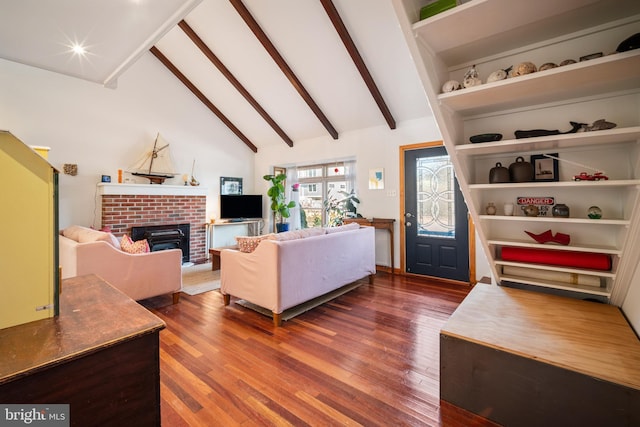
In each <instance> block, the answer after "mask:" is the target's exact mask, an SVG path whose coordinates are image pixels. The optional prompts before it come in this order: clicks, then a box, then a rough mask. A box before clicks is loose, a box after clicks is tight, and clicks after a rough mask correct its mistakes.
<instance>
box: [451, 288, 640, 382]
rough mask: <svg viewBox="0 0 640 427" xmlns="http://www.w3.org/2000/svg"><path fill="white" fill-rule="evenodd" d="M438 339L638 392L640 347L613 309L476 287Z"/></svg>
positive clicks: (508, 289)
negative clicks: (457, 340) (457, 341)
mask: <svg viewBox="0 0 640 427" xmlns="http://www.w3.org/2000/svg"><path fill="white" fill-rule="evenodd" d="M441 334H443V335H448V336H452V337H456V338H460V339H463V340H467V341H471V342H475V343H477V344H481V345H484V346H487V347H492V348H496V349H499V350H502V351H505V352H509V353H512V354H517V355H519V356H521V357H526V358H530V359H536V360H539V361H541V362H544V363H548V364H551V365H555V366H558V367H561V368H564V369H568V370H571V371H575V372H580V373H583V374H585V375H589V376H593V377H596V378H601V379H604V380H607V381H611V382H613V383H616V384H621V385H625V386H628V387H631V388H634V389H640V341H639V340H638V337H637V336H636V335H635V333H634V332H633V330H632V329H631V326H630V325H629V323H628V322H627V320H626V319H625V318H624V316H623V314H622V312H621V311H620V309H619V308H618V307H615V306H613V305H607V304H599V303H595V302H588V301H582V300H577V299H571V298H564V297H559V296H554V295H547V294H542V293H538V292H531V291H524V290H518V289H511V288H506V287H501V286H491V285H484V284H478V285H476V286H475V287H474V289H473V290H472V291H471V292H470V293H469V295H468V296H467V297H466V298H465V300H464V301H463V302H462V304H460V306H459V307H458V309H457V310H456V311H455V312H454V313H453V315H452V316H451V317H450V318H449V320H448V321H447V323H446V324H445V325H444V326H443V328H442V330H441Z"/></svg>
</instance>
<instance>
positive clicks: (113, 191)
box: [98, 183, 208, 196]
mask: <svg viewBox="0 0 640 427" xmlns="http://www.w3.org/2000/svg"><path fill="white" fill-rule="evenodd" d="M207 191H208V190H207V188H205V187H200V186H197V187H193V186H190V185H164V184H113V183H110V184H109V183H100V184H98V194H99V195H101V196H108V195H120V194H126V195H131V196H206V195H207Z"/></svg>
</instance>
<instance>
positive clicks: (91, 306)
mask: <svg viewBox="0 0 640 427" xmlns="http://www.w3.org/2000/svg"><path fill="white" fill-rule="evenodd" d="M164 327H165V324H164V322H163V321H162V320H161V319H160V318H158V317H157V316H155V315H154V314H152V313H151V312H150V311H148V310H147V309H145V308H144V307H142V306H141V305H140V304H138V303H137V302H135V301H134V300H132V299H131V298H129V297H128V296H126V295H125V294H123V293H122V292H120V291H118V290H117V289H115V288H113V287H112V286H111V285H109V284H107V283H106V282H104V281H103V280H102V279H100V278H98V277H97V276H95V275H89V276H82V277H73V278H70V279H66V280H64V281H63V282H62V294H61V295H60V315H59V316H57V317H53V318H50V319H43V320H37V321H35V322H29V323H25V324H22V325H18V326H14V327H11V328H5V329H1V330H0V384H3V383H6V382H9V381H13V380H15V379H17V378H19V377H21V376H24V375H27V374H30V373H32V372H35V371H39V370H41V369H45V368H48V367H51V366H54V365H57V364H60V363H63V362H65V361H67V360H70V359H74V358H77V357H80V356H82V355H85V354H89V353H92V352H95V351H98V350H100V349H103V348H106V347H109V346H112V345H115V344H117V343H119V342H122V341H125V340H127V339H131V338H134V337H137V336H140V335H144V334H148V333H153V332H156V331H159V330H161V329H163V328H164Z"/></svg>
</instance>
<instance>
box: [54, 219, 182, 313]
mask: <svg viewBox="0 0 640 427" xmlns="http://www.w3.org/2000/svg"><path fill="white" fill-rule="evenodd" d="M59 248H60V266H61V267H62V278H63V279H64V278H67V277H75V276H83V275H86V274H92V273H93V274H96V275H98V276H100V277H101V278H102V279H104V280H105V281H107V282H108V283H109V284H111V285H112V286H113V287H115V288H117V289H118V290H120V291H121V292H123V293H124V294H126V295H127V296H129V297H130V298H132V299H134V300H136V301H138V300H141V299H145V298H151V297H155V296H158V295H164V294H168V293H173V302H174V304H175V303H177V302H178V300H179V298H180V290H181V289H182V251H181V250H180V249H169V250H164V251H157V252H149V253H143V254H129V253H126V252H123V251H122V250H121V249H120V244H119V242H118V240H117V239H116V238H115V237H114V236H113V235H112V234H110V233H105V232H102V231H97V230H93V229H91V228H86V227H81V226H77V225H73V226H71V227H68V228H66V229H64V230H62V231H61V232H60V236H59Z"/></svg>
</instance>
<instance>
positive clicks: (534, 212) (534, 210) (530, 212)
mask: <svg viewBox="0 0 640 427" xmlns="http://www.w3.org/2000/svg"><path fill="white" fill-rule="evenodd" d="M520 208H521V209H522V211H523V212H524V214H525V215H526V216H538V214H539V213H540V209H538V207H537V206H536V205H527V206H521V207H520Z"/></svg>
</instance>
